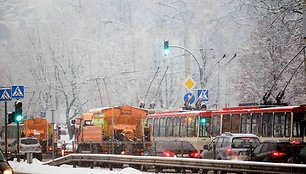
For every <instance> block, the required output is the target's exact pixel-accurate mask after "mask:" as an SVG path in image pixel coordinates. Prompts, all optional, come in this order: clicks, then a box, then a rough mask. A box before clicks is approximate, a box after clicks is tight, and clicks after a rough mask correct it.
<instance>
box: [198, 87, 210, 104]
mask: <svg viewBox="0 0 306 174" xmlns="http://www.w3.org/2000/svg"><path fill="white" fill-rule="evenodd" d="M197 93H198V98H202V101H208V90H207V89H199V90H198V92H197Z"/></svg>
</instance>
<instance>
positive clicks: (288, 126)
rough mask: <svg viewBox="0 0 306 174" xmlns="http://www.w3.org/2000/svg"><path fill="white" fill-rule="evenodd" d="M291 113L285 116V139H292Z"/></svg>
mask: <svg viewBox="0 0 306 174" xmlns="http://www.w3.org/2000/svg"><path fill="white" fill-rule="evenodd" d="M290 131H291V113H290V112H287V113H286V116H285V137H290V134H291V132H290Z"/></svg>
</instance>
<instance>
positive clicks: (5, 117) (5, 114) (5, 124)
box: [4, 102, 8, 160]
mask: <svg viewBox="0 0 306 174" xmlns="http://www.w3.org/2000/svg"><path fill="white" fill-rule="evenodd" d="M4 126H5V158H6V160H7V158H8V156H7V102H4Z"/></svg>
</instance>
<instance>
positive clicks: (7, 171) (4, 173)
mask: <svg viewBox="0 0 306 174" xmlns="http://www.w3.org/2000/svg"><path fill="white" fill-rule="evenodd" d="M3 174H13V171H12V170H11V169H5V170H4V171H3Z"/></svg>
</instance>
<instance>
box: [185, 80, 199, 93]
mask: <svg viewBox="0 0 306 174" xmlns="http://www.w3.org/2000/svg"><path fill="white" fill-rule="evenodd" d="M195 85H196V83H195V81H194V80H193V79H192V78H187V79H186V81H185V83H184V86H185V88H186V89H187V90H188V91H191V90H192V89H193V88H194V87H195Z"/></svg>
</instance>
